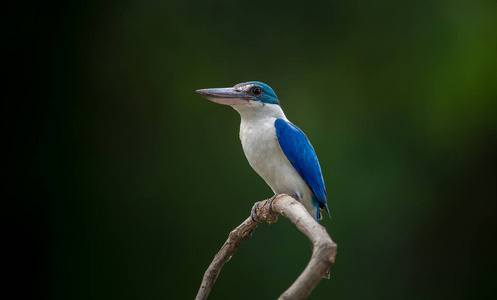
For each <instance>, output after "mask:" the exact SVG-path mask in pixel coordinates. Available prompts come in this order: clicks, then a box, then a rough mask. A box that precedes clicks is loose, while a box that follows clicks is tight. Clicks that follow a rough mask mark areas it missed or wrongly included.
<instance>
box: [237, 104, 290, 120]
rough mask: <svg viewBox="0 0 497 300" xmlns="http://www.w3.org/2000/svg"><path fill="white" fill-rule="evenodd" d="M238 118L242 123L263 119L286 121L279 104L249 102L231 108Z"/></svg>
mask: <svg viewBox="0 0 497 300" xmlns="http://www.w3.org/2000/svg"><path fill="white" fill-rule="evenodd" d="M232 107H233V108H234V109H235V110H236V111H238V113H239V114H240V116H241V117H242V123H243V122H251V121H261V120H264V119H273V121H274V120H275V119H284V120H288V119H287V118H286V116H285V113H284V112H283V110H282V109H281V107H280V106H279V104H269V103H263V102H260V101H249V102H248V103H247V104H243V105H233V106H232Z"/></svg>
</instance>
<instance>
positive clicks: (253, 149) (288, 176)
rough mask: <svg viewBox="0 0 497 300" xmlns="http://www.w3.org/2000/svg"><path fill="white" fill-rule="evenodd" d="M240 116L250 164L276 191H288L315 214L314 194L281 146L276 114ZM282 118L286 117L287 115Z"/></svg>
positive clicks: (244, 147)
mask: <svg viewBox="0 0 497 300" xmlns="http://www.w3.org/2000/svg"><path fill="white" fill-rule="evenodd" d="M241 115H242V122H241V125H240V140H241V141H242V147H243V151H244V152H245V156H246V157H247V160H248V162H249V163H250V166H252V168H253V169H254V170H255V171H256V172H257V174H259V176H261V177H262V178H263V179H264V180H265V181H266V183H267V184H268V185H269V186H270V187H271V189H272V190H273V192H274V193H275V194H280V193H286V194H289V195H292V196H294V197H296V198H298V199H299V200H300V201H301V202H302V204H304V206H305V207H306V209H307V210H308V211H309V213H311V215H313V216H314V215H315V212H316V207H315V206H314V205H313V204H312V201H311V198H312V193H311V191H310V189H309V187H308V186H307V184H306V183H305V181H304V180H303V179H302V177H300V175H299V174H298V173H297V171H296V170H295V168H294V167H293V166H292V164H291V163H290V161H289V160H288V159H287V158H286V156H285V154H284V153H283V151H282V150H281V148H280V146H279V143H278V139H277V137H276V129H275V127H274V121H275V120H276V117H274V116H265V115H261V116H258V117H256V118H244V115H243V114H241ZM281 118H283V119H285V120H286V117H285V116H284V115H282V116H281Z"/></svg>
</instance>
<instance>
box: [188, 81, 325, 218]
mask: <svg viewBox="0 0 497 300" xmlns="http://www.w3.org/2000/svg"><path fill="white" fill-rule="evenodd" d="M197 93H198V94H199V95H201V96H202V97H204V98H206V99H208V100H210V101H212V102H215V103H219V104H224V105H229V106H231V107H233V108H234V109H235V110H236V111H237V112H238V113H239V114H240V116H241V124H240V140H241V142H242V148H243V152H244V153H245V156H246V157H247V160H248V162H249V164H250V166H251V167H252V168H253V169H254V170H255V172H257V174H259V176H261V177H262V178H263V179H264V181H266V183H267V184H268V185H269V187H270V188H271V189H272V190H273V192H274V193H275V195H274V196H273V197H272V198H271V200H274V198H275V197H276V195H278V194H282V193H285V194H288V195H290V196H292V197H293V198H295V199H296V200H298V201H299V202H300V203H302V204H303V205H304V207H305V208H306V210H307V211H308V212H309V214H310V215H311V216H312V217H313V218H315V219H316V221H317V222H319V220H320V219H321V212H320V210H325V211H326V212H327V213H328V215H330V211H329V209H328V205H327V203H326V188H325V186H324V179H323V174H322V172H321V167H320V165H319V161H318V158H317V156H316V152H315V151H314V148H313V147H312V145H311V142H310V141H309V139H308V138H307V136H306V135H305V134H304V132H302V130H300V129H299V128H298V127H297V126H295V125H294V124H292V123H291V122H290V121H289V120H288V119H287V117H286V116H285V113H284V112H283V110H282V109H281V106H280V101H279V100H278V97H276V94H275V92H274V91H273V90H272V89H271V87H269V86H268V85H267V84H265V83H262V82H259V81H250V82H244V83H239V84H237V85H235V86H234V87H229V88H210V89H201V90H197ZM252 218H253V219H254V220H255V221H258V219H257V217H256V215H255V213H254V208H253V209H252Z"/></svg>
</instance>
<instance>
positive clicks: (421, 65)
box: [1, 0, 497, 299]
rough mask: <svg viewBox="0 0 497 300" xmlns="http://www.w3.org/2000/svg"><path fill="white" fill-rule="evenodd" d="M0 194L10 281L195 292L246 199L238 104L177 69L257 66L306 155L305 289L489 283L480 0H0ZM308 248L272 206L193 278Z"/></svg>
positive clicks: (278, 283)
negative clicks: (308, 270) (316, 261)
mask: <svg viewBox="0 0 497 300" xmlns="http://www.w3.org/2000/svg"><path fill="white" fill-rule="evenodd" d="M3 6H4V9H3V13H4V14H5V18H2V21H1V22H2V25H3V26H2V28H3V32H4V45H3V46H2V48H3V49H2V52H3V53H4V56H3V58H4V61H5V64H6V65H7V67H6V68H4V74H7V76H8V78H9V80H8V81H7V82H6V83H4V85H5V88H6V91H7V92H14V93H12V96H9V97H3V98H4V101H3V102H4V104H3V105H4V108H5V110H4V116H3V118H2V122H3V123H4V124H3V126H2V129H3V131H4V133H3V137H4V139H5V140H6V145H7V146H4V147H3V148H4V149H3V151H5V152H4V155H3V159H2V169H3V170H4V172H5V174H4V175H3V176H2V181H3V184H4V185H5V186H6V188H4V189H2V199H3V200H4V203H6V204H13V205H14V207H13V209H9V210H5V212H6V214H7V215H8V217H10V216H13V221H12V222H9V223H8V226H6V227H5V229H4V239H5V240H7V241H8V242H6V244H5V247H6V248H7V249H8V250H10V251H11V252H12V253H11V254H15V256H14V257H15V258H12V259H11V258H10V256H7V258H8V259H7V261H9V262H10V263H11V264H13V265H14V267H13V268H12V269H11V271H9V278H10V279H11V280H12V281H14V282H18V283H21V288H18V289H16V294H17V295H18V296H19V298H33V299H193V298H194V297H195V295H196V292H197V290H198V288H199V286H200V282H201V279H202V276H203V274H204V272H205V270H206V268H207V266H208V265H209V263H210V262H211V260H212V258H213V256H214V255H215V253H216V252H217V251H218V250H219V248H220V247H221V245H222V244H223V243H224V241H225V239H226V238H227V236H228V233H229V232H230V231H231V230H232V229H233V228H235V227H236V226H237V225H239V224H240V223H241V222H242V221H243V220H244V219H245V218H247V217H248V215H249V213H250V209H251V207H252V205H253V203H254V202H255V201H259V200H263V199H266V198H268V197H270V196H272V193H271V190H270V189H269V188H268V187H267V185H266V184H265V183H264V181H263V180H262V179H260V178H259V177H258V175H257V174H256V173H255V172H254V171H253V170H252V169H251V168H250V166H249V164H248V163H247V161H246V159H245V156H244V154H243V152H242V149H241V145H240V141H239V138H238V130H239V123H240V117H239V115H238V114H237V113H236V112H235V111H234V110H233V109H231V108H229V107H226V106H221V105H217V104H214V103H211V102H209V101H207V100H205V99H203V98H201V97H200V96H198V95H197V94H196V93H195V90H196V89H199V88H209V87H227V86H233V85H235V84H236V83H239V82H245V81H250V80H258V81H263V82H265V83H268V84H269V85H270V86H271V87H272V88H273V89H274V90H275V92H276V93H277V95H278V97H279V99H280V101H281V105H282V107H283V109H284V111H285V113H286V115H287V117H288V118H289V119H290V120H291V121H292V122H293V123H295V124H296V125H297V126H299V127H300V128H301V129H302V130H303V131H304V132H305V133H306V134H307V136H308V137H309V138H310V140H311V141H312V143H313V146H314V148H315V149H316V151H317V154H318V156H319V159H320V163H321V167H322V169H323V173H324V177H325V182H326V187H327V190H328V196H329V206H330V210H331V213H332V219H331V220H330V219H329V218H324V220H323V221H322V222H321V224H322V225H324V226H325V227H326V228H327V230H328V231H329V233H330V235H331V237H332V238H333V239H334V241H335V242H336V243H337V244H338V256H337V260H336V264H335V265H334V266H333V268H332V269H331V279H330V280H323V281H321V283H320V284H319V285H318V287H317V288H316V290H315V291H314V292H313V293H312V294H311V296H310V298H309V299H489V298H492V296H495V295H496V294H497V293H496V292H497V288H496V286H497V271H496V270H497V258H496V253H497V222H496V217H497V216H496V215H497V195H496V194H497V192H496V182H497V178H496V177H497V175H496V173H497V172H496V171H497V166H496V151H495V150H496V136H497V135H496V133H497V132H496V131H497V126H496V125H497V124H496V123H497V120H496V113H497V101H496V95H497V84H496V83H497V81H496V75H497V72H496V70H497V55H496V53H497V3H496V2H495V1H444V0H437V1H410V2H407V1H400V2H399V1H392V0H379V1H346V0H334V1H319V2H316V1H307V2H302V1H301V2H295V3H292V2H288V1H257V0H256V1H249V2H247V1H193V0H192V1H143V0H140V1H138V0H124V1H67V2H61V3H58V2H37V3H32V4H26V3H23V4H22V7H21V6H19V4H14V3H6V4H4V5H3ZM309 257H310V247H309V243H308V242H307V241H306V238H305V237H304V236H303V235H302V234H301V233H300V232H299V231H298V230H296V229H295V227H294V226H293V225H292V224H291V223H290V222H289V221H288V220H286V219H285V218H280V220H279V221H278V222H277V223H276V224H272V225H268V224H263V225H262V226H260V228H259V229H257V231H256V232H255V233H254V235H253V237H252V238H251V239H250V240H248V241H246V242H244V243H243V244H242V245H241V247H240V248H239V249H238V251H237V252H236V254H235V256H233V258H232V259H231V261H230V262H229V263H228V264H226V265H225V267H224V268H223V270H222V272H221V274H220V276H219V278H218V280H217V282H216V284H215V286H214V288H213V290H212V293H211V298H212V299H276V298H277V297H278V295H280V294H281V293H282V292H283V291H284V290H285V289H286V288H287V287H288V286H289V285H290V284H291V283H292V282H293V281H294V280H295V279H296V277H297V276H298V275H299V274H300V272H301V271H302V270H303V268H304V267H305V265H306V263H307V262H308V260H309Z"/></svg>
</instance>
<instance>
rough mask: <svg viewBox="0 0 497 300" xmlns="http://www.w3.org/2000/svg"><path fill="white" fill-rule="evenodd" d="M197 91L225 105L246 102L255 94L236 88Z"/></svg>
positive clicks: (206, 97)
mask: <svg viewBox="0 0 497 300" xmlns="http://www.w3.org/2000/svg"><path fill="white" fill-rule="evenodd" d="M197 93H198V94H199V95H200V96H202V97H204V98H205V99H208V100H210V101H212V102H215V103H219V104H224V105H237V104H246V103H247V102H248V101H249V100H251V99H254V96H252V95H250V94H248V93H246V92H244V91H242V90H237V89H235V88H217V89H203V90H197Z"/></svg>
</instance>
